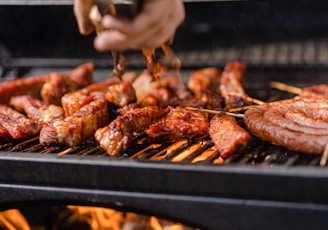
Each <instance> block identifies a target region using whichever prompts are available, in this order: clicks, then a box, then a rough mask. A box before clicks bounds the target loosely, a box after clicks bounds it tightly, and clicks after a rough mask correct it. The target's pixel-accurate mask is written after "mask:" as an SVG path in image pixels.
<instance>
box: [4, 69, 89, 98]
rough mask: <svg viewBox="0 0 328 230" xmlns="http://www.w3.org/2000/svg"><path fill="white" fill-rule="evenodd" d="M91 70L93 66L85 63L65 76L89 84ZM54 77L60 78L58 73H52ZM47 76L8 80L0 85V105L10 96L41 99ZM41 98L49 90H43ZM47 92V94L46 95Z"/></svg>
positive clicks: (47, 80)
mask: <svg viewBox="0 0 328 230" xmlns="http://www.w3.org/2000/svg"><path fill="white" fill-rule="evenodd" d="M92 70H93V65H92V64H90V63H86V64H83V65H80V66H78V67H77V68H76V69H74V70H73V71H71V72H70V73H68V74H66V75H65V76H67V77H66V78H68V76H69V77H72V79H76V81H78V82H79V81H80V82H81V83H82V84H84V83H86V82H90V81H89V80H90V77H91V73H92ZM52 74H53V75H54V76H58V75H59V76H61V75H62V74H59V73H52ZM50 75H51V74H50ZM79 79H80V80H79ZM49 80H50V77H49V74H45V75H38V76H31V77H26V78H21V79H15V80H9V81H6V82H4V83H2V84H0V104H7V103H8V102H9V100H10V98H11V97H12V96H18V95H30V96H31V97H33V98H35V99H41V98H42V97H41V91H42V88H43V87H45V86H44V85H45V84H46V83H47V82H49ZM43 90H44V92H43V94H44V95H43V96H44V97H46V94H49V93H50V91H49V90H50V89H47V87H46V88H44V89H43ZM47 92H49V93H47Z"/></svg>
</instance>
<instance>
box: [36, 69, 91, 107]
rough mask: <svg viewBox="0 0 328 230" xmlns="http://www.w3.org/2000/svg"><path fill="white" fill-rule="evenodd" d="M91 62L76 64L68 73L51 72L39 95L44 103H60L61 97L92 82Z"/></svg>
mask: <svg viewBox="0 0 328 230" xmlns="http://www.w3.org/2000/svg"><path fill="white" fill-rule="evenodd" d="M93 68H94V67H93V64H91V63H86V64H83V65H80V66H78V67H77V68H75V69H74V70H73V71H71V72H70V73H69V74H60V73H51V74H50V75H49V79H48V81H47V82H46V83H45V84H44V85H43V87H42V89H41V97H42V99H43V102H44V103H45V104H46V105H50V104H54V105H60V104H61V97H62V96H64V95H65V94H66V93H68V92H72V91H75V90H78V89H80V88H82V87H85V86H87V85H89V84H91V83H92V73H93Z"/></svg>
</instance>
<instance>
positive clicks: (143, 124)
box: [95, 106, 168, 156]
mask: <svg viewBox="0 0 328 230" xmlns="http://www.w3.org/2000/svg"><path fill="white" fill-rule="evenodd" d="M167 112H168V111H167V110H165V109H162V108H160V107H157V106H148V107H143V108H136V109H134V110H132V111H129V112H127V113H125V114H123V115H120V116H118V117H117V118H116V119H115V120H114V121H112V122H111V123H110V124H109V125H108V126H106V127H103V128H100V129H98V130H97V131H96V133H95V139H96V140H97V142H98V143H99V144H100V146H101V148H103V149H104V150H105V151H106V152H107V154H108V155H111V156H119V155H120V154H121V152H122V150H125V149H127V148H128V146H129V144H130V142H131V141H132V139H133V135H134V134H135V133H137V132H140V131H143V130H144V129H146V128H147V127H149V125H151V124H152V123H153V122H155V121H157V120H158V119H159V118H161V117H162V116H164V115H165V114H166V113H167Z"/></svg>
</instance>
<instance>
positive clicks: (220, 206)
mask: <svg viewBox="0 0 328 230" xmlns="http://www.w3.org/2000/svg"><path fill="white" fill-rule="evenodd" d="M285 2H286V1H285ZM304 2H306V1H302V2H301V3H299V4H298V5H297V7H296V8H293V11H292V12H291V11H290V4H293V6H295V5H294V3H292V1H290V2H289V3H288V4H287V7H284V6H283V5H280V3H272V4H273V5H274V9H273V8H271V7H269V6H270V4H271V3H264V4H263V3H260V2H251V1H248V2H247V3H244V2H240V3H222V4H223V5H220V4H218V6H216V7H213V8H211V9H212V11H211V15H212V16H213V15H214V16H215V18H216V16H217V11H216V8H217V7H220V9H223V10H222V11H221V13H220V16H221V15H226V16H227V15H228V17H227V18H228V19H229V22H231V23H232V24H233V25H235V26H236V28H232V30H231V28H226V27H225V26H226V22H225V20H219V21H211V17H210V16H209V17H207V15H205V16H206V17H204V20H207V21H206V22H211V23H213V24H211V23H210V24H211V26H210V27H205V29H206V28H209V29H210V30H207V31H205V33H204V31H201V30H198V31H197V28H198V29H204V28H203V27H201V26H202V24H197V23H194V22H193V21H188V20H190V18H189V19H188V18H187V24H185V25H183V26H182V28H181V30H179V31H178V33H177V39H176V42H175V44H178V45H177V46H176V48H178V52H177V54H178V55H179V56H181V57H182V58H184V60H182V63H183V67H186V68H190V69H189V70H192V68H194V69H195V68H200V67H204V66H206V65H215V66H219V67H222V66H223V65H224V64H225V63H226V62H227V61H230V60H236V59H244V61H245V62H246V63H247V64H248V66H249V67H254V68H253V69H251V70H248V71H247V75H248V76H247V77H246V79H247V82H246V83H245V86H246V88H248V90H247V92H249V93H250V95H251V96H253V94H254V93H253V92H252V90H253V89H257V90H258V89H260V88H261V95H262V96H263V97H264V98H266V99H267V98H270V95H271V92H272V91H273V90H272V89H269V88H268V85H267V83H268V82H269V81H270V80H276V81H282V82H285V83H287V84H291V85H294V86H299V87H303V86H306V85H308V84H309V83H311V84H319V83H325V81H326V80H325V76H326V74H327V64H326V63H327V57H328V56H327V55H325V54H324V55H322V53H321V51H325V50H326V49H327V42H326V40H325V39H326V36H327V34H326V30H321V31H319V32H318V31H316V29H318V28H322V27H324V28H325V25H324V24H320V23H324V22H326V21H327V20H320V17H321V18H323V19H324V18H325V17H326V16H325V15H326V10H325V6H326V4H324V5H323V6H320V7H321V8H320V9H321V10H319V14H318V17H311V15H312V16H313V15H315V14H316V12H317V11H316V10H313V11H311V10H308V9H307V8H306V4H304ZM322 2H323V1H322ZM207 4H212V3H206V5H207ZM213 4H214V3H213ZM215 4H216V3H215ZM230 4H238V5H242V7H241V9H244V10H245V13H246V14H245V15H246V16H247V15H249V13H247V12H259V13H260V12H262V14H259V15H260V16H261V15H262V16H271V14H269V13H267V12H270V11H271V9H273V10H274V16H281V15H280V14H279V13H277V12H280V9H284V10H283V11H281V12H282V16H283V17H277V18H278V19H279V18H281V19H279V20H277V21H276V20H275V19H274V18H272V19H273V22H274V23H273V24H272V27H268V28H266V27H265V28H264V27H263V24H265V26H267V21H265V20H263V23H261V22H262V20H261V22H260V20H256V19H257V18H256V17H254V18H251V17H249V18H250V19H249V18H248V17H245V15H242V14H239V13H240V11H234V9H235V8H234V7H232V8H231V6H230ZM246 5H248V6H246ZM319 5H320V3H319ZM207 6H208V5H207ZM207 6H204V5H203V6H202V7H205V8H206V7H207ZM222 6H223V8H221V7H222ZM235 6H236V5H235ZM244 6H246V7H245V8H244ZM302 6H303V7H304V6H305V9H306V12H307V13H309V15H308V14H306V15H308V16H306V17H303V18H306V20H307V24H306V25H305V26H301V27H302V28H301V29H302V30H298V29H300V27H299V25H298V24H297V23H296V26H294V25H293V24H289V25H287V24H280V22H281V21H280V20H282V21H284V20H285V19H286V18H295V16H296V17H302V13H304V12H303V11H302V9H303V8H302ZM257 7H259V8H257ZM33 8H34V7H30V8H29V9H32V11H31V12H32V14H31V15H33V17H30V19H31V18H32V19H33V20H34V21H35V22H36V21H38V20H36V18H38V17H39V16H41V17H42V18H46V17H43V15H48V13H49V11H47V10H46V9H45V8H42V10H35V8H34V10H35V11H33ZM191 8H193V7H191ZM12 9H13V8H9V7H2V8H1V10H2V11H1V12H8V10H12ZM17 9H18V11H17V12H16V11H15V10H13V12H14V13H17V14H11V15H13V16H12V17H9V19H10V18H11V19H12V23H13V25H16V26H12V25H9V26H7V25H4V24H3V25H2V27H4V28H9V27H12V28H16V29H17V28H18V29H17V31H19V28H21V27H20V26H24V25H21V24H19V25H20V26H19V25H17V24H16V23H15V22H16V21H15V20H14V19H13V18H14V17H15V15H19V16H20V18H21V14H20V13H23V12H26V14H24V15H29V13H27V12H28V10H27V9H28V8H27V7H26V6H21V7H18V8H17ZM47 9H49V8H48V7H47ZM254 9H261V10H264V11H261V10H254ZM311 9H313V8H311ZM196 10H197V11H198V13H199V12H203V13H204V12H205V11H202V10H199V9H198V8H197V6H196ZM214 11H215V14H213V12H214ZM33 12H34V13H35V12H39V13H40V14H37V16H35V15H36V14H35V15H34V14H33ZM62 12H64V13H62ZM320 12H321V14H320ZM322 12H324V14H322ZM18 13H19V14H18ZM52 13H53V14H50V15H52V16H55V18H60V17H62V16H63V15H62V14H64V17H62V18H63V20H64V21H65V23H63V24H61V23H51V22H50V21H49V22H48V21H46V20H42V22H44V23H45V25H46V26H43V29H44V33H42V34H36V33H35V31H37V30H36V28H37V27H38V26H36V27H33V28H31V31H29V30H26V31H28V32H29V33H27V37H28V38H29V39H28V40H30V41H32V40H33V39H35V38H38V36H39V35H43V36H44V38H45V40H46V38H48V36H46V35H48V34H51V33H49V29H50V28H51V30H54V31H55V34H56V35H57V36H56V39H57V40H56V43H54V44H55V45H54V46H53V47H58V46H62V45H64V44H66V43H67V47H65V48H64V49H62V50H56V48H55V51H57V52H49V50H50V51H53V49H49V47H52V46H47V42H46V41H45V40H43V41H44V43H42V44H40V45H39V42H38V40H37V39H35V40H33V41H34V43H36V44H37V45H35V44H34V43H33V44H34V46H26V45H25V43H24V42H22V43H20V44H19V45H20V46H22V47H18V46H17V45H18V43H16V40H15V39H13V38H14V36H12V34H15V33H16V31H13V30H11V31H9V30H8V32H9V33H8V35H7V36H8V41H7V43H9V48H10V49H9V50H10V51H12V52H9V54H11V53H13V55H14V57H9V56H10V55H8V57H7V56H6V55H4V56H3V59H1V60H0V64H1V65H0V67H1V68H0V72H1V75H6V73H8V72H9V74H8V75H10V76H9V77H11V74H10V73H11V71H12V72H14V74H16V72H17V73H18V76H19V77H20V74H19V73H20V72H21V71H20V70H23V72H24V70H25V68H28V70H30V69H29V68H30V67H33V68H32V71H36V69H37V68H38V67H40V66H41V67H42V69H41V71H45V68H46V67H53V68H55V69H56V70H57V69H58V68H72V67H74V66H76V65H78V64H80V63H82V62H85V61H86V59H84V60H80V59H74V58H75V57H76V56H78V57H79V58H80V57H81V56H85V54H89V55H91V56H92V57H93V58H94V57H99V59H97V60H93V59H92V60H91V61H92V62H94V63H95V64H96V69H99V68H104V69H105V72H104V73H102V76H108V72H109V71H108V68H111V67H112V66H111V64H112V62H111V60H110V58H109V57H110V55H107V54H101V55H100V54H99V53H96V52H94V50H92V49H91V48H92V46H91V44H92V37H88V38H85V39H84V38H83V39H81V38H80V35H79V34H78V33H77V31H76V25H75V21H74V20H73V16H72V14H71V8H67V7H62V8H60V9H59V8H56V11H55V13H54V12H52ZM68 13H69V14H68ZM231 13H232V14H231ZM291 13H292V15H291ZM205 14H207V12H206V13H205ZM3 15H4V14H3ZM67 15H69V17H67ZM208 15H210V14H208ZM238 15H241V16H240V17H239V16H238ZM274 16H273V17H274ZM315 16H317V15H315ZM263 18H267V17H263ZM309 18H311V19H313V21H314V24H315V25H314V26H313V27H312V26H311V23H308V22H312V20H308V19H309ZM199 19H203V18H202V16H199V17H198V19H197V20H199ZM248 19H249V20H248ZM204 20H201V22H204ZM230 20H231V21H230ZM244 20H246V21H247V22H245V23H242V25H243V26H245V28H244V30H241V31H238V30H239V29H242V27H241V26H238V23H240V22H244ZM254 20H255V21H257V22H259V24H252V22H254ZM3 21H7V20H3ZM9 21H10V20H9ZM221 21H222V22H224V25H223V27H222V25H221ZM318 21H320V23H318V24H316V23H317V22H318ZM69 22H71V23H69ZM288 22H289V21H288ZM188 23H189V24H188ZM215 23H219V24H215ZM29 24H33V23H31V22H30V21H29ZM35 24H37V23H35ZM55 25H56V27H55V28H54V27H52V26H55ZM58 25H60V26H58ZM63 25H65V27H63ZM212 25H213V27H212ZM247 25H248V26H247ZM249 25H250V26H249ZM258 25H260V28H261V29H260V30H257V28H258V27H257V26H258ZM277 25H278V26H282V28H279V29H277V27H275V26H277ZM318 25H319V26H318ZM17 26H18V27H17ZM199 26H200V27H199ZM229 26H230V23H229ZM289 26H291V30H289V29H290V27H289ZM218 28H219V30H222V28H223V32H224V31H225V29H227V31H228V33H227V34H225V33H221V34H216V32H217V30H218ZM254 28H256V29H255V30H254ZM63 29H64V30H66V31H70V32H71V33H67V34H66V35H65V36H67V37H69V38H70V39H67V38H65V36H63V37H62V36H58V34H59V33H58V32H61V31H62V30H63ZM190 29H191V30H190ZM271 29H272V32H271V31H270V30H271ZM268 31H269V32H271V33H272V34H274V33H276V34H275V35H277V37H276V38H275V37H272V36H269V38H268V37H266V32H268ZM51 32H53V31H51ZM277 32H278V33H277ZM299 32H300V33H301V34H302V36H300V40H298V38H299V35H300V33H299ZM47 33H48V34H47ZM271 33H270V34H271ZM72 34H73V35H74V36H71V35H72ZM208 34H209V35H208ZM244 34H247V36H246V37H244V36H243V35H244ZM272 34H271V35H272ZM212 35H213V38H211V36H212ZM221 35H224V36H223V37H221ZM304 35H306V36H304ZM307 35H309V36H307ZM312 35H313V36H312ZM229 36H230V37H229ZM257 36H259V39H256V41H254V40H253V39H254V38H257ZM289 36H291V38H290V40H289V39H286V38H289ZM21 37H25V38H26V36H21ZM21 37H19V38H21ZM185 37H189V38H196V39H194V40H192V41H193V42H195V40H196V44H197V45H199V46H201V45H202V46H203V44H199V43H200V42H199V38H204V39H205V40H203V41H204V44H207V41H209V43H208V44H210V45H215V49H212V48H213V47H212V46H211V47H209V50H206V52H205V54H204V53H202V52H201V53H199V52H200V51H202V50H204V49H203V48H204V47H201V49H202V50H199V49H198V48H199V47H197V46H196V47H195V48H196V49H195V50H192V51H191V52H185V50H183V49H179V48H180V47H179V45H181V44H184V42H186V41H185ZM295 37H296V40H294V39H295ZM312 37H314V40H312ZM16 38H18V37H16ZM60 38H62V39H60ZM71 38H74V39H71ZM209 38H210V39H209ZM217 38H218V40H216V39H217ZM227 38H229V39H227ZM230 38H231V43H232V44H226V43H224V42H225V41H230ZM207 39H208V40H207ZM261 39H263V41H262V40H261ZM62 40H64V41H65V43H63V42H61V41H62ZM81 40H83V41H81ZM259 40H261V41H259ZM72 42H74V45H77V46H79V47H82V48H83V49H82V50H80V49H78V50H75V49H74V48H75V47H73V49H72V47H71V46H70V45H71V43H72ZM234 42H235V43H234ZM75 43H76V44H75ZM186 43H187V42H186ZM50 44H52V43H51V41H50ZM81 44H87V45H81ZM236 44H237V45H236ZM276 44H278V45H279V46H280V49H281V50H282V51H281V50H280V51H279V50H278V51H277V50H275V51H276V52H273V53H272V56H266V54H265V52H264V51H266V50H270V49H271V47H272V46H275V45H276ZM299 44H300V45H301V46H302V47H304V49H303V50H301V51H300V53H301V58H300V59H293V58H295V57H293V58H291V57H290V58H291V59H286V58H285V56H284V57H281V56H279V55H280V54H281V52H282V53H284V54H286V53H288V52H289V51H293V48H295V47H296V48H298V45H299ZM304 44H305V46H304ZM192 45H194V44H187V49H186V50H187V51H188V48H190V47H191V46H192ZM235 45H236V46H235ZM238 45H241V46H238ZM316 45H320V46H321V47H322V46H323V49H322V50H318V51H320V52H319V53H316V52H315V53H310V55H306V54H308V48H309V47H310V48H311V47H312V46H316ZM205 46H206V45H205ZM30 47H34V48H36V49H35V50H36V51H38V52H39V53H38V52H37V53H36V54H39V55H40V56H42V55H44V53H43V52H40V51H42V50H43V49H44V50H45V53H47V54H49V53H50V54H51V55H56V54H58V55H59V56H61V55H63V56H65V55H66V54H76V56H75V55H68V56H69V57H68V58H67V59H64V58H62V57H59V58H58V57H55V59H54V58H53V56H51V58H50V59H45V58H44V57H35V53H34V52H35V50H31V49H30ZM40 47H41V49H40ZM20 48H28V49H27V50H26V49H22V50H23V53H21V49H20ZM42 48H43V49H42ZM46 48H47V49H46ZM184 48H186V47H184ZM205 48H208V47H205ZM72 50H73V51H74V52H72ZM297 50H298V49H297ZM24 51H25V52H24ZM75 51H77V53H76V52H75ZM209 51H211V52H213V51H214V52H213V53H207V52H209ZM222 53H223V54H224V55H221V56H220V54H222ZM254 53H255V54H257V53H260V54H261V55H263V56H260V58H257V57H256V56H253V55H252V54H254ZM324 53H325V52H324ZM203 54H204V55H203ZM28 56H32V57H31V58H28ZM72 56H73V57H72ZM190 56H193V57H195V58H194V59H190ZM278 56H279V58H280V59H279V58H278V59H276V58H277V57H278ZM305 56H306V57H305ZM263 57H267V59H265V58H264V59H263ZM46 58H49V57H47V56H46ZM287 58H288V57H287ZM277 60H278V61H277ZM209 61H210V62H209ZM140 63H142V64H143V63H144V62H143V60H142V59H141V61H140V59H135V62H132V63H130V64H131V65H130V66H132V67H140ZM259 67H261V68H259ZM304 67H305V68H304ZM16 70H17V71H16ZM45 72H50V71H49V70H46V71H45ZM24 73H26V72H24ZM29 74H31V72H29ZM31 75H33V74H31ZM184 76H187V74H184ZM263 76H264V77H263ZM15 77H17V76H16V75H15ZM101 78H102V77H101ZM3 80H6V79H3ZM268 92H270V93H268ZM254 95H255V94H254ZM285 96H286V97H291V96H292V95H288V94H287V95H285ZM244 155H245V154H244ZM244 155H242V156H244ZM291 156H292V157H290V158H289V157H286V159H285V161H283V163H279V160H277V161H275V160H273V161H271V160H268V161H267V162H264V163H263V164H257V165H251V164H250V163H249V161H248V158H242V157H241V159H242V160H241V161H237V162H236V161H234V160H233V159H232V160H231V161H227V162H228V163H226V164H222V165H214V164H210V163H202V164H190V162H183V163H173V162H169V161H150V160H149V159H131V158H124V157H122V158H112V157H107V156H103V155H102V156H76V155H63V156H58V155H56V154H39V153H26V152H24V153H22V152H15V151H14V152H7V151H0V207H1V209H3V210H5V209H7V208H18V207H22V206H39V205H60V204H64V205H66V204H76V205H92V206H94V205H96V206H103V207H110V208H115V209H118V210H122V211H136V212H139V213H145V214H149V215H158V216H162V217H165V218H168V219H172V220H176V221H179V222H182V223H185V224H188V225H191V226H194V227H199V228H202V229H215V230H216V229H218V228H219V229H264V228H265V229H278V228H279V229H294V228H295V229H296V228H297V229H310V228H316V229H321V228H323V226H326V225H327V222H328V220H327V218H326V216H327V214H328V202H327V198H326V197H327V196H326V194H327V192H328V184H327V181H328V180H327V179H328V178H327V177H328V172H327V170H328V169H327V167H318V166H317V162H318V159H319V157H317V158H316V157H314V158H315V159H314V162H316V163H315V164H314V165H295V164H294V163H295V161H297V158H296V160H295V158H294V157H293V156H299V154H297V153H296V154H291ZM236 158H238V156H237V157H236ZM311 158H312V157H311ZM243 159H245V160H243Z"/></svg>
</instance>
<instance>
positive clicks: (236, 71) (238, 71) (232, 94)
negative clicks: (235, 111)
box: [220, 62, 248, 109]
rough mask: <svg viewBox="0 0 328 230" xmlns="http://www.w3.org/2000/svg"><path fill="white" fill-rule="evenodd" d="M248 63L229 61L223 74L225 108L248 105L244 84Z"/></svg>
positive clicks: (222, 91) (221, 86) (222, 84)
mask: <svg viewBox="0 0 328 230" xmlns="http://www.w3.org/2000/svg"><path fill="white" fill-rule="evenodd" d="M245 71H246V65H245V64H244V63H241V62H230V63H228V64H227V65H226V66H225V68H224V71H223V72H222V74H221V83H220V91H221V96H222V97H223V99H224V104H225V106H224V107H225V109H230V108H236V107H241V106H245V105H247V104H248V103H247V101H246V97H247V94H246V92H245V90H244V88H243V86H242V81H243V77H244V74H245Z"/></svg>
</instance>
